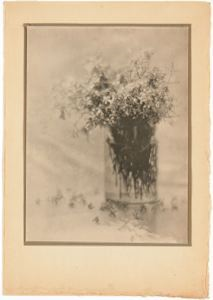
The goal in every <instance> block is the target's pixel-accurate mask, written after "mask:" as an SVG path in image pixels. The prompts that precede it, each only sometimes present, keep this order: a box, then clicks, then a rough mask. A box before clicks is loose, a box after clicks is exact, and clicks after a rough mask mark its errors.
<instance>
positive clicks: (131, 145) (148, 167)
mask: <svg viewBox="0 0 213 300" xmlns="http://www.w3.org/2000/svg"><path fill="white" fill-rule="evenodd" d="M105 167H106V175H105V176H106V177H105V191H106V192H105V194H106V200H112V201H122V202H152V201H155V200H156V199H157V142H156V139H155V126H151V125H149V124H148V123H147V122H145V121H141V120H140V121H135V120H134V121H133V120H124V121H123V122H121V123H120V124H119V125H118V126H116V127H111V128H109V130H108V132H107V136H106V146H105Z"/></svg>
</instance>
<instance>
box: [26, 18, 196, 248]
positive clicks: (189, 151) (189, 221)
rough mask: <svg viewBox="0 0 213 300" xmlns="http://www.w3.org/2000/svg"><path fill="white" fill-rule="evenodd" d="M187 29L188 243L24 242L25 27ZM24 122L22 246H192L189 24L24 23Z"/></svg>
mask: <svg viewBox="0 0 213 300" xmlns="http://www.w3.org/2000/svg"><path fill="white" fill-rule="evenodd" d="M32 26H40V27H42V26H43V27H49V26H55V27H68V26H69V27H70V26H73V27H77V26H79V27H86V26H87V27H88V26H89V27H96V26H97V27H100V26H103V27H188V243H110V242H109V243H103V242H68V241H60V242H55V241H27V240H26V150H27V148H26V147H27V143H26V140H27V126H26V125H27V27H32ZM23 27H24V120H23V149H24V151H23V155H24V172H23V176H24V209H23V210H24V223H23V225H24V236H23V239H24V245H25V246H155V247H156V246H164V247H168V246H173V247H174V246H176V247H186V246H192V213H191V209H192V201H191V183H192V181H191V180H192V171H191V76H192V72H191V24H132V23H131V24H127V23H126V24H117V23H110V24H102V23H97V24H96V23H93V24H92V23H90V24H86V23H85V24H82V23H79V24H78V23H24V24H23Z"/></svg>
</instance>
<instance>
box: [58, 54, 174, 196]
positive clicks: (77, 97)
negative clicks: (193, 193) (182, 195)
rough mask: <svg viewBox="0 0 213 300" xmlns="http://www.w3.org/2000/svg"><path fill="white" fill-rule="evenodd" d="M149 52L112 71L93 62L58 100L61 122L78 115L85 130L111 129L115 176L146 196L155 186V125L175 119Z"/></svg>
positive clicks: (61, 90) (64, 88) (162, 77)
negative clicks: (172, 117) (74, 113)
mask: <svg viewBox="0 0 213 300" xmlns="http://www.w3.org/2000/svg"><path fill="white" fill-rule="evenodd" d="M151 58H152V54H150V53H148V52H145V53H144V54H143V55H142V56H139V57H136V58H135V59H132V60H131V61H130V63H129V64H128V66H127V67H124V68H123V69H118V70H111V68H109V67H108V66H105V65H103V64H101V63H99V62H95V63H94V64H93V65H92V66H91V68H90V71H89V72H88V76H87V77H86V78H85V79H84V80H82V82H75V81H73V80H71V81H69V82H68V84H65V86H63V85H60V86H59V89H58V92H59V93H58V94H59V95H60V97H57V99H60V101H58V102H57V109H59V111H60V114H61V118H66V117H70V116H71V115H72V111H73V109H74V110H77V111H78V112H79V119H80V120H81V122H79V123H80V124H81V128H80V129H81V130H83V131H84V132H89V131H90V130H92V129H93V128H95V127H97V126H101V127H107V128H108V129H109V131H110V137H108V139H107V142H108V145H109V147H110V153H111V157H112V162H113V168H114V171H115V173H116V174H119V175H121V176H122V179H123V180H124V182H125V185H126V189H127V191H128V192H129V191H130V190H131V187H132V186H134V190H135V196H136V197H137V195H140V196H141V197H142V194H143V191H144V190H149V189H150V187H151V186H152V185H153V183H155V182H156V173H157V170H156V147H154V148H153V136H154V128H155V124H157V123H158V122H160V121H161V120H162V119H164V118H168V117H170V116H171V113H172V108H173V98H172V96H171V95H170V92H169V88H168V82H166V76H165V74H164V73H162V72H161V71H160V70H159V69H158V68H156V67H153V66H152V65H151Z"/></svg>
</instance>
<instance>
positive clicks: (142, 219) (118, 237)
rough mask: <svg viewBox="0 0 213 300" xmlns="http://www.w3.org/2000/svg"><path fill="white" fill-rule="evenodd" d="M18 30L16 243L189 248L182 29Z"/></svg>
mask: <svg viewBox="0 0 213 300" xmlns="http://www.w3.org/2000/svg"><path fill="white" fill-rule="evenodd" d="M24 30H25V66H24V67H25V112H24V125H25V126H24V127H25V129H24V131H25V142H24V146H25V154H24V160H25V163H24V180H25V187H24V188H25V199H24V242H25V244H29V245H40V244H41V245H42V244H47V245H48V244H49V245H51V244H52V245H64V244H68V245H75V244H77V245H133V246H134V245H144V246H146V245H153V246H154V245H156V246H158V245H165V246H166V245H174V246H178V245H190V244H191V194H190V189H191V181H190V180H191V178H190V155H191V153H190V147H191V146H190V88H191V87H190V58H191V53H190V43H191V40H190V39H191V36H190V26H189V25H184V24H178V25H168V24H167V25H163V24H158V25H146V24H144V25H137V26H136V25H125V24H121V25H104V24H100V25H98V24H97V25H83V24H82V25H69V24H66V25H65V24H64V25H62V24H61V25H59V24H58V25H57V24H46V25H45V24H39V25H38V24H28V25H25V28H24Z"/></svg>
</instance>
